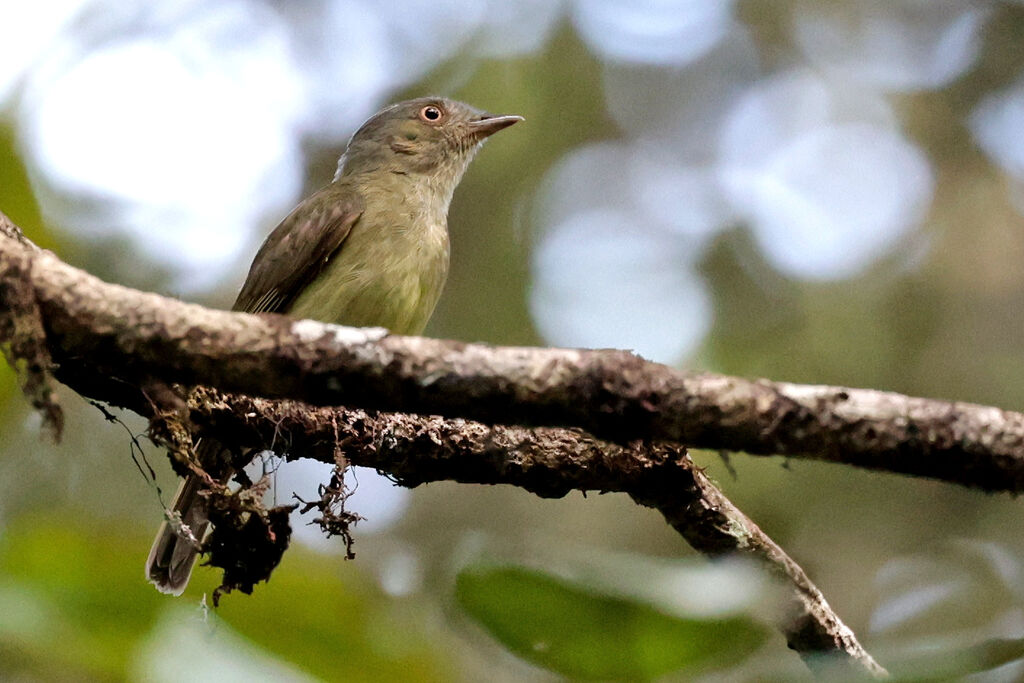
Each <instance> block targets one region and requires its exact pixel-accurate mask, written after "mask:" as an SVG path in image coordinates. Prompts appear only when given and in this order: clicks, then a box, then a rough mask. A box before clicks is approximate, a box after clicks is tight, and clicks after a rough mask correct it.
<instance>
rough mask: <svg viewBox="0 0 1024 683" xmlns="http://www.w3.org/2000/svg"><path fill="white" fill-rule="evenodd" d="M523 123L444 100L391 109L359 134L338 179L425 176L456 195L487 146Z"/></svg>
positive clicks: (409, 103)
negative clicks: (477, 155)
mask: <svg viewBox="0 0 1024 683" xmlns="http://www.w3.org/2000/svg"><path fill="white" fill-rule="evenodd" d="M522 120H523V119H522V117H521V116H495V115H493V114H489V113H487V112H485V111H481V110H480V109H476V108H474V107H471V106H469V105H468V104H464V103H462V102H456V101H455V100H450V99H447V98H444V97H421V98H418V99H415V100H406V101H405V102H399V103H397V104H392V105H390V106H388V107H385V108H384V109H382V110H381V111H379V112H377V113H376V114H374V115H373V116H371V117H370V118H369V119H367V121H366V122H365V123H363V125H362V126H360V127H359V130H357V131H356V132H355V134H354V135H353V136H352V139H351V140H349V143H348V147H347V148H346V149H345V153H344V154H343V155H342V157H341V159H340V160H339V162H338V173H337V175H336V176H335V178H336V179H337V178H340V177H341V176H344V175H353V174H357V173H367V172H380V171H383V172H391V173H398V174H408V175H426V176H429V177H431V178H434V179H435V180H436V181H437V182H438V183H439V184H441V185H443V186H447V185H450V186H451V189H454V187H455V185H456V184H458V182H459V179H460V178H461V177H462V174H463V172H464V171H465V170H466V167H467V166H468V165H469V162H470V161H471V160H472V158H473V155H474V154H475V153H476V150H477V149H478V148H479V147H480V145H481V144H482V143H483V142H484V140H486V139H487V138H488V137H489V136H490V135H493V134H494V133H497V132H498V131H499V130H502V129H503V128H508V127H509V126H511V125H512V124H514V123H516V122H517V121H522Z"/></svg>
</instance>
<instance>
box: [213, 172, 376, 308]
mask: <svg viewBox="0 0 1024 683" xmlns="http://www.w3.org/2000/svg"><path fill="white" fill-rule="evenodd" d="M362 213H363V200H362V197H361V196H360V195H359V193H358V192H357V191H356V190H355V189H354V188H353V187H351V186H350V185H348V184H346V183H342V182H336V183H331V184H330V185H328V186H327V187H324V188H321V189H320V190H318V191H317V192H315V193H314V194H312V195H311V196H310V197H309V198H308V199H306V200H305V201H303V202H302V203H301V204H299V205H298V206H297V207H295V209H294V210H293V211H292V212H291V213H290V214H289V215H288V216H287V217H286V218H285V219H284V220H283V221H281V223H280V224H279V225H278V226H277V227H276V228H274V231H273V232H271V233H270V235H269V236H268V237H267V239H266V241H265V242H264V243H263V246H261V247H260V250H259V251H258V252H257V253H256V258H254V259H253V262H252V266H251V267H250V268H249V275H248V277H246V279H245V284H244V285H242V290H241V291H240V292H239V293H238V298H237V299H236V300H235V305H234V306H233V307H232V310H235V311H245V312H247V313H286V312H287V311H288V309H289V307H290V306H291V304H292V302H293V301H294V300H295V298H296V297H297V296H298V295H299V293H300V292H302V290H303V289H305V287H306V286H307V285H308V284H309V283H310V282H312V281H313V280H315V279H316V277H317V275H319V274H320V273H321V272H322V271H323V269H324V267H325V266H326V265H327V263H328V262H329V261H330V260H331V259H332V258H333V257H334V256H335V255H336V254H337V253H338V251H339V250H340V249H341V247H342V244H344V242H345V238H346V237H348V234H349V232H351V230H352V226H353V225H355V224H356V221H358V220H359V217H360V216H361V215H362Z"/></svg>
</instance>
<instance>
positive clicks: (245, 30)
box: [0, 0, 1024, 681]
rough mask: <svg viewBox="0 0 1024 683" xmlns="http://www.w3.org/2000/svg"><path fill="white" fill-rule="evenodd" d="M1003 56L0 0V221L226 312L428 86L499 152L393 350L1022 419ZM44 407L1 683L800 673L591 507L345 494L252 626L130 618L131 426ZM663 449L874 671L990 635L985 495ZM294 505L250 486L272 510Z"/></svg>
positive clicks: (448, 16)
mask: <svg viewBox="0 0 1024 683" xmlns="http://www.w3.org/2000/svg"><path fill="white" fill-rule="evenodd" d="M1022 45H1024V3H1021V2H1010V1H997V0H885V1H884V2H883V1H882V0H876V1H871V0H784V1H779V0H774V1H772V2H768V1H767V0H760V1H755V0H743V1H740V0H737V1H732V2H730V1H727V0H564V1H562V2H558V1H555V0H543V1H538V0H526V1H521V2H498V1H497V0H432V1H430V2H421V1H419V0H394V1H392V2H389V3H376V2H370V1H369V0H350V1H344V2H328V1H326V0H319V1H317V0H310V1H309V2H303V3H286V2H275V1H272V0H224V1H222V2H217V3H207V2H199V1H198V0H196V1H188V0H181V1H171V0H167V1H159V2H153V3H142V4H139V3H124V2H113V1H111V0H45V1H42V2H35V3H15V2H13V1H10V0H6V1H4V2H0V210H2V211H3V212H5V213H7V214H8V215H9V216H10V217H11V218H12V219H13V220H14V221H15V223H17V224H18V225H20V226H21V227H22V228H23V229H24V230H25V231H26V232H27V234H28V235H29V237H31V238H32V239H33V240H35V241H36V242H37V243H39V244H41V245H43V246H45V247H47V248H50V249H53V250H54V251H56V252H57V253H58V254H59V255H60V256H61V257H62V258H64V259H65V260H66V261H68V262H70V263H72V264H75V265H77V266H80V267H82V268H85V269H87V270H88V271H90V272H92V273H94V274H95V275H98V276H100V277H102V278H104V279H106V280H109V281H113V282H119V283H122V284H125V285H129V286H132V287H137V288H140V289H145V290H151V291H157V292H161V293H164V294H168V295H172V296H177V297H180V298H183V299H187V300H191V301H197V302H201V303H204V304H207V305H211V306H218V307H228V306H229V305H230V304H231V302H232V300H233V299H234V296H235V293H236V292H237V289H238V287H239V286H240V284H241V281H242V279H243V278H244V275H245V271H246V269H247V267H248V264H249V262H250V260H251V258H252V256H253V254H254V253H255V250H256V248H257V247H258V245H259V244H260V242H261V241H262V239H263V238H264V237H265V235H266V234H267V232H268V231H269V230H270V229H272V228H273V227H274V225H276V223H277V222H278V221H279V220H280V219H281V218H282V217H283V216H284V215H285V214H286V213H287V212H288V210H289V209H290V208H291V207H292V206H294V205H295V204H296V203H297V201H298V200H299V199H300V198H301V197H302V196H303V195H305V194H308V193H309V192H311V191H312V190H313V189H315V188H316V187H318V186H320V185H322V184H324V183H326V182H327V181H329V180H330V178H331V176H332V174H333V172H334V167H335V164H336V159H337V156H338V155H339V154H340V152H341V151H342V149H343V148H344V145H345V142H346V140H347V138H348V136H349V135H351V133H352V132H353V131H354V130H355V128H356V127H358V125H359V124H360V122H361V121H363V120H364V119H365V118H366V117H367V116H369V115H370V114H372V113H373V112H374V111H376V110H377V109H378V108H379V107H381V106H382V105H384V104H386V103H388V102H391V101H395V100H399V99H403V98H406V97H412V96H419V95H424V94H443V95H447V96H451V97H455V98H458V99H462V100H465V101H467V102H470V103H472V104H474V105H475V106H479V107H482V108H486V109H488V110H490V111H492V112H495V113H514V114H521V115H523V116H525V117H526V123H524V124H521V125H518V126H516V127H515V128H513V129H511V130H509V131H508V132H504V133H502V134H501V135H498V136H496V137H495V138H494V139H493V140H492V141H491V142H490V143H488V145H487V146H486V147H485V149H484V150H483V151H482V152H481V154H480V155H479V156H478V157H477V160H476V161H475V162H474V164H473V166H472V167H471V168H470V170H469V172H468V173H467V176H466V178H465V179H464V181H463V182H462V184H461V186H460V188H459V189H458V191H457V192H456V196H455V200H454V203H453V205H452V209H451V214H450V220H449V223H450V228H451V233H452V271H451V277H450V280H449V283H448V286H447V289H446V290H445V294H444V296H443V298H442V300H441V303H440V305H439V308H438V310H437V312H436V313H435V316H434V319H433V321H432V322H431V325H430V327H429V329H428V334H430V335H433V336H438V337H446V338H454V339H461V340H466V341H485V342H491V343H495V344H539V345H560V346H584V347H618V348H627V349H634V350H636V351H637V352H638V353H640V354H641V355H643V356H645V357H647V358H650V359H653V360H656V361H660V362H664V363H669V364H672V365H674V366H676V367H680V368H685V369H692V370H710V371H716V372H724V373H730V374H740V375H746V376H764V377H769V378H772V379H777V380H788V381H794V382H811V383H833V384H842V385H851V386H859V387H873V388H879V389H888V390H894V391H899V392H904V393H909V394H913V395H922V396H930V397H939V398H948V399H957V400H964V401H975V402H980V403H985V404H993V405H997V406H1000V407H1003V408H1007V409H1013V410H1021V409H1024V327H1022V326H1021V325H1020V323H1019V320H1018V318H1020V317H1021V316H1022V315H1024V267H1022V264H1024V49H1022V47H1021V46H1022ZM63 402H64V405H65V408H66V411H67V417H68V424H67V428H66V429H65V435H64V439H63V441H62V442H61V443H60V444H59V445H56V446H54V445H51V444H49V443H47V442H46V441H45V440H44V439H41V437H40V430H39V419H38V418H37V416H36V415H34V414H32V412H31V411H30V410H29V408H28V407H27V404H26V402H25V401H24V400H23V399H22V398H21V397H20V395H19V393H18V391H17V386H16V382H15V377H14V374H13V372H12V371H11V370H10V369H9V368H7V367H6V365H3V366H2V367H0V677H2V678H12V677H13V678H20V679H22V680H39V679H43V680H46V679H54V680H57V679H69V678H70V679H76V680H89V679H98V680H118V679H146V680H186V679H187V680H200V679H202V678H214V677H216V678H217V679H218V680H221V681H223V680H234V679H235V678H237V679H239V680H241V679H243V678H244V679H247V680H251V679H252V678H253V677H254V676H256V677H263V678H274V679H280V680H389V679H392V680H394V679H397V680H431V681H432V680H480V679H484V678H486V679H487V680H535V681H546V680H554V679H557V677H558V676H559V675H569V676H571V677H578V678H588V677H590V678H601V679H609V678H632V679H641V678H659V677H660V678H663V679H665V680H693V679H701V680H755V679H756V680H765V679H775V680H792V679H800V678H806V677H808V673H807V670H806V669H805V668H804V666H803V665H802V663H801V662H800V661H799V659H798V658H797V657H796V656H795V655H794V654H793V653H791V652H789V651H787V650H786V648H785V644H784V642H783V639H782V637H781V636H780V635H779V634H778V633H776V632H775V631H774V630H772V629H771V628H770V626H765V624H766V623H767V622H766V621H765V619H764V618H763V614H762V612H763V611H764V610H763V604H762V603H764V602H765V596H766V594H767V593H770V590H769V589H767V588H765V587H764V586H763V585H762V584H763V581H762V579H761V578H760V577H759V575H758V574H756V573H755V574H750V573H749V572H747V570H746V569H745V568H743V567H732V566H724V565H716V566H710V565H708V564H707V563H705V562H703V561H702V560H701V559H700V558H699V557H697V556H696V555H695V553H693V551H691V550H690V549H689V548H688V547H687V546H686V545H685V544H684V543H683V541H682V540H681V539H680V538H679V537H678V536H676V535H675V534H674V533H673V532H671V531H670V530H669V529H668V528H667V527H666V525H665V524H664V523H663V521H662V519H661V518H660V516H659V515H658V514H657V513H654V512H652V511H649V510H644V509H638V508H637V507H636V506H635V505H633V504H632V503H631V502H630V501H629V500H628V499H627V498H625V497H624V496H619V495H607V496H598V495H591V496H589V497H587V498H586V499H584V498H583V497H582V496H581V495H579V494H574V495H570V496H568V497H567V498H566V499H563V500H555V501H552V500H541V499H538V498H535V497H533V496H531V495H529V494H526V493H524V492H521V491H518V490H514V489H512V488H509V487H482V486H460V485H454V484H432V485H429V486H424V487H421V488H419V489H416V490H413V491H408V490H405V489H400V488H397V487H395V486H393V485H392V484H391V483H390V482H389V481H388V480H387V479H385V478H383V477H381V476H379V475H377V474H376V473H374V472H372V471H367V470H357V471H356V473H355V479H354V480H353V482H352V483H353V484H354V483H355V480H356V479H357V480H358V490H357V492H356V494H355V496H354V497H353V498H352V499H351V507H352V509H353V510H354V511H356V512H358V513H360V514H362V515H363V516H365V517H366V520H365V521H364V522H361V523H360V524H359V525H358V526H357V527H356V545H355V552H356V554H357V558H356V559H355V560H354V561H344V560H343V559H342V558H343V548H342V547H341V544H340V543H332V542H327V541H325V540H323V539H322V538H320V537H319V535H318V532H315V531H314V530H312V528H311V527H307V526H305V522H306V520H303V519H297V520H296V522H295V526H296V542H295V543H294V547H293V548H292V549H291V550H290V551H289V552H288V553H287V554H286V555H285V559H284V561H283V564H282V566H281V567H280V568H279V570H278V571H277V572H276V573H275V574H274V577H273V579H272V581H271V582H270V583H269V584H267V585H261V586H259V587H257V590H256V592H255V594H254V595H253V596H251V597H246V596H243V595H230V596H228V597H227V598H225V599H224V601H223V603H222V606H221V607H220V608H219V609H217V610H215V611H211V610H208V609H206V608H205V607H204V605H205V604H206V599H205V598H204V595H207V594H208V593H209V591H210V590H212V589H213V588H214V587H215V586H216V585H217V578H218V577H217V576H216V574H215V572H213V571H211V570H206V569H202V568H200V569H197V571H196V572H195V575H194V576H193V581H192V584H191V586H190V588H189V590H188V592H187V593H186V595H185V597H183V598H181V599H170V598H167V597H165V596H161V595H158V594H157V593H156V592H155V591H154V590H152V589H151V588H150V586H149V585H148V584H146V583H145V581H144V578H143V574H142V565H143V561H144V560H145V557H146V554H147V552H148V550H149V544H150V540H151V536H152V534H153V533H154V532H155V530H156V527H157V525H158V523H159V520H160V516H161V509H162V506H161V503H160V500H159V498H158V495H157V493H156V491H155V490H154V488H153V487H152V486H151V485H150V484H149V483H148V482H147V480H146V478H145V477H143V476H142V475H141V474H140V472H139V470H138V469H137V468H136V466H135V464H133V461H132V445H131V435H132V434H133V433H139V432H141V431H142V430H143V429H144V426H145V425H144V424H143V423H142V422H141V421H140V420H138V419H137V418H134V417H133V416H131V415H127V414H126V415H123V416H122V417H123V419H124V425H115V424H110V423H108V422H105V421H104V419H103V416H102V415H101V413H100V412H99V410H97V409H96V408H95V407H92V406H90V405H88V404H87V403H86V402H85V401H84V400H83V399H81V398H80V397H78V396H76V395H74V394H72V393H70V392H66V394H65V395H64V397H63ZM143 446H144V448H145V457H146V458H147V459H148V461H149V462H150V463H152V464H153V466H154V467H156V468H157V469H158V470H159V474H160V482H161V485H162V488H163V491H164V496H165V498H166V497H167V496H168V493H169V490H171V489H173V486H174V483H173V478H172V477H171V475H170V469H169V466H167V464H166V458H165V456H164V454H163V453H161V452H160V451H159V450H158V449H156V448H155V447H153V446H151V445H149V444H148V443H147V442H145V441H143ZM693 455H694V458H695V459H696V460H697V461H698V462H699V463H700V464H701V465H702V466H706V467H707V468H708V470H709V473H710V474H711V475H712V476H713V477H714V478H715V479H716V481H717V482H718V483H719V484H720V485H721V486H722V488H723V489H724V490H725V492H726V494H727V495H729V496H730V497H731V498H732V499H733V500H734V502H736V503H737V505H739V507H740V508H742V509H743V510H744V511H745V512H746V513H747V514H749V515H750V516H751V517H752V518H753V519H754V520H755V521H757V522H758V523H759V524H760V525H761V526H762V527H763V528H764V529H765V530H766V531H767V532H768V533H769V534H770V535H772V536H773V537H774V538H775V539H776V540H777V541H778V542H780V543H781V544H782V545H783V546H784V547H785V548H786V549H787V550H788V551H789V553H790V554H791V555H792V556H793V557H794V558H795V559H796V560H797V561H798V562H799V563H800V564H802V566H803V567H804V568H805V569H806V570H807V571H808V573H809V574H810V575H811V577H812V578H813V579H814V580H815V581H816V582H817V583H818V585H819V586H820V587H821V589H822V590H823V591H824V593H825V594H826V596H827V597H828V599H829V601H830V603H831V604H832V605H833V607H835V608H836V610H837V611H838V613H839V614H840V615H841V616H842V617H843V618H844V619H845V620H846V621H847V623H848V624H849V625H850V626H851V627H852V628H853V629H854V631H855V632H857V633H858V635H859V636H860V638H861V640H862V641H863V642H864V644H865V645H866V647H867V648H868V649H869V650H870V651H872V652H874V653H875V654H876V655H877V656H878V657H879V658H880V659H881V661H882V663H883V664H889V665H892V664H894V663H898V662H899V661H901V660H902V659H904V658H906V657H908V656H910V655H913V654H918V653H921V652H929V651H936V650H941V649H943V648H945V647H948V645H949V644H950V643H958V644H960V645H964V644H970V643H974V642H981V641H983V640H985V639H988V638H994V637H1008V638H1020V637H1022V636H1024V534H1022V533H1021V527H1020V504H1019V502H1017V501H1015V500H1013V499H1012V498H1010V497H1009V496H988V495H983V494H981V493H978V492H974V491H968V490H963V489H960V488H957V487H954V486H950V485H945V484H940V483H936V482H931V481H924V480H914V479H908V478H904V477H897V476H887V475H882V474H873V473H867V472H862V471H856V470H853V469H849V468H842V467H836V466H828V465H822V464H815V463H808V462H787V461H784V460H783V459H780V458H752V457H749V456H745V455H742V454H736V455H733V456H732V457H731V458H729V461H728V463H726V462H725V461H723V458H722V457H721V456H720V455H719V454H717V453H703V452H696V453H694V454H693ZM327 477H328V473H327V472H326V471H325V467H324V466H321V465H318V464H315V463H311V464H306V463H301V462H300V463H296V464H294V465H292V466H286V467H283V468H281V469H280V471H279V472H278V475H277V478H278V494H277V495H278V499H279V500H281V501H286V500H288V499H290V497H291V493H292V492H293V491H294V492H297V493H298V494H299V495H300V496H303V497H306V498H308V497H309V496H311V495H313V494H314V492H315V489H316V485H317V484H318V483H320V482H321V481H325V480H326V478H327ZM702 620H703V621H702ZM709 620H710V621H709ZM695 624H696V625H697V626H696V627H694V628H690V627H693V626H694V625H695ZM711 624H714V625H716V626H715V627H712V626H711ZM688 629H689V630H688ZM559 638H563V639H564V640H561V641H560V640H558V639H559ZM658 644H660V645H658ZM513 653H515V654H513ZM666 653H671V654H666ZM556 672H557V673H556ZM1020 675H1022V672H1021V669H1020V667H1019V666H1018V665H1017V664H1014V663H1011V664H1009V665H1006V666H1003V667H1002V668H999V669H997V670H995V671H992V672H989V673H987V674H984V675H981V676H978V677H977V678H976V680H986V681H988V680H1017V678H1018V677H1019V676H1020Z"/></svg>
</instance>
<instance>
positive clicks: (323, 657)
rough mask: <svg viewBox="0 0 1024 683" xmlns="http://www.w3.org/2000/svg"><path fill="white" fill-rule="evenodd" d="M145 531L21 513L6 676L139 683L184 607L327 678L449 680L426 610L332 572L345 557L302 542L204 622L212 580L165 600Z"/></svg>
mask: <svg viewBox="0 0 1024 683" xmlns="http://www.w3.org/2000/svg"><path fill="white" fill-rule="evenodd" d="M139 531H140V530H139V529H137V528H135V529H133V528H130V527H128V526H127V525H125V524H124V523H123V522H118V523H111V522H109V521H103V520H99V519H93V520H87V519H84V518H78V519H75V518H69V517H62V518H48V517H41V518H21V519H19V521H18V523H17V524H15V525H10V526H8V527H7V528H6V530H5V532H4V534H3V537H2V541H0V577H2V581H0V678H3V679H5V680H10V679H12V678H21V679H28V680H32V679H35V680H39V679H49V680H76V679H77V680H80V679H94V680H123V679H125V678H128V677H129V676H128V674H129V672H130V671H131V667H132V666H134V665H135V664H136V662H135V661H134V660H135V659H136V658H137V657H138V656H139V650H140V647H141V646H142V645H143V644H144V641H145V640H146V639H147V638H148V636H149V634H150V631H151V629H153V627H154V626H155V625H156V623H157V621H158V619H159V618H160V617H161V615H162V614H163V613H164V612H165V611H166V610H167V609H168V607H175V606H180V605H181V604H185V605H192V606H194V607H193V608H192V609H193V610H194V616H192V617H190V621H192V622H194V626H195V627H196V628H198V629H199V638H200V639H203V638H207V639H208V638H212V637H214V636H215V635H216V631H217V629H218V628H221V629H224V628H229V629H231V630H234V631H235V632H237V633H239V634H240V635H243V636H245V638H247V639H248V640H250V641H251V642H252V643H254V644H255V645H257V646H258V647H260V648H262V649H263V650H264V651H265V652H267V653H272V654H276V655H278V656H281V657H283V658H285V659H287V660H288V661H289V662H290V663H291V664H292V665H294V666H297V667H300V668H301V669H302V670H303V671H306V672H308V673H309V674H311V675H314V676H317V677H319V678H321V679H323V680H346V681H379V680H397V679H401V680H417V681H442V680H450V676H451V673H450V663H449V662H448V661H447V658H446V657H445V656H444V654H443V652H442V651H440V650H438V649H437V648H436V647H435V646H434V643H432V642H431V639H429V638H428V637H426V634H425V633H424V631H423V627H422V625H421V624H417V623H416V622H417V620H416V618H415V616H414V615H410V614H407V613H403V610H401V609H395V607H396V605H394V604H393V603H391V602H389V600H388V599H387V598H385V597H384V596H383V595H381V594H380V592H379V591H378V590H376V589H374V587H373V586H372V585H370V584H368V583H367V582H366V581H364V580H359V579H358V578H357V579H355V580H353V579H352V578H350V577H351V574H349V577H348V578H345V579H344V580H343V579H341V578H340V577H339V575H338V573H337V572H334V571H331V569H330V567H331V565H332V564H334V563H335V562H340V559H339V558H337V557H334V556H318V555H316V554H313V553H310V552H308V551H306V552H304V551H303V550H302V549H301V548H294V549H293V550H292V551H291V553H289V555H290V557H289V559H288V561H287V562H286V563H285V564H284V565H282V567H281V568H280V569H279V570H278V571H277V572H276V573H275V574H274V580H273V582H272V583H270V584H267V585H265V586H260V588H259V590H258V591H257V592H256V594H255V595H253V596H242V595H231V596H227V597H225V598H224V599H223V600H222V604H221V607H220V608H219V609H217V610H216V611H213V613H212V614H209V615H207V616H206V617H204V616H203V614H204V613H205V612H206V610H205V609H200V607H199V606H200V601H199V600H198V596H200V595H201V594H202V592H203V590H206V591H207V592H208V591H209V589H210V588H212V585H210V579H211V578H212V576H211V575H210V574H208V573H204V572H199V573H198V574H199V575H198V576H197V580H196V581H193V585H192V586H190V588H189V591H188V593H187V594H186V596H185V597H184V598H182V599H181V600H173V599H171V598H169V597H167V596H163V595H160V594H159V593H157V592H156V591H154V590H153V589H152V587H151V586H150V585H149V584H148V583H146V582H145V581H143V580H142V572H141V571H140V566H141V565H139V563H138V562H136V561H135V560H137V559H138V555H139V553H138V549H139V548H140V547H142V546H144V545H145V544H146V542H147V538H146V537H145V536H143V535H142V534H141V533H139ZM126 560H131V561H126ZM218 621H222V622H223V625H221V626H217V622H218ZM204 631H205V635H203V632H204ZM58 643H59V647H55V644H58ZM167 656H175V657H186V658H188V657H192V656H193V654H190V653H189V652H171V653H169V654H168V655H167ZM215 676H216V672H215V671H211V672H209V674H208V677H210V678H212V677H215Z"/></svg>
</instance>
